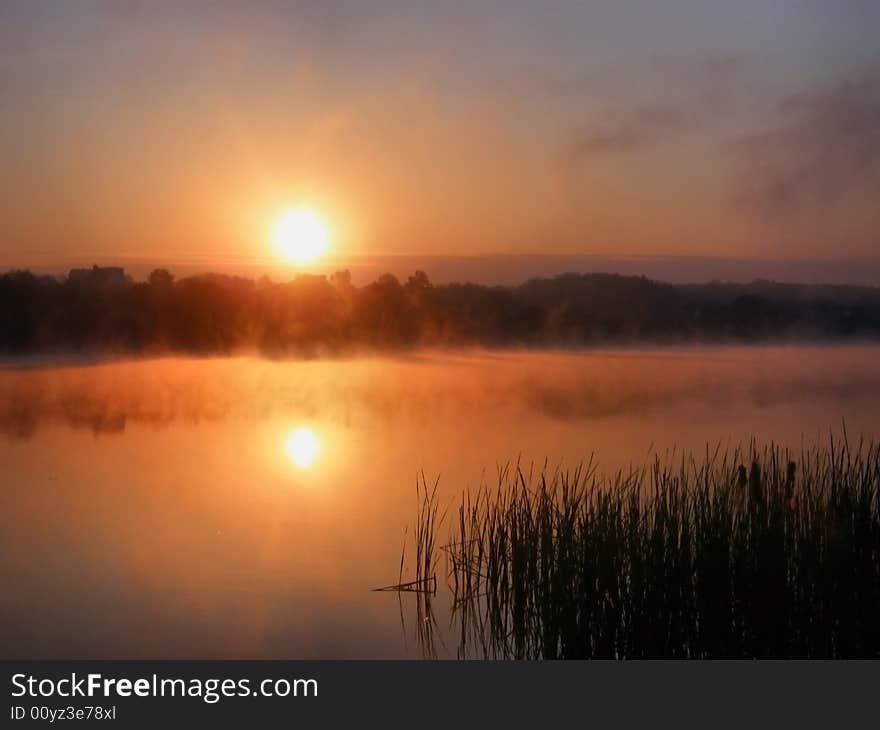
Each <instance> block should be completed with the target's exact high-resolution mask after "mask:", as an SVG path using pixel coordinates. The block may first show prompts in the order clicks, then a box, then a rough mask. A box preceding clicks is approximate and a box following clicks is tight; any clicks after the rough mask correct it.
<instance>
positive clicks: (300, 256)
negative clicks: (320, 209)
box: [272, 208, 330, 264]
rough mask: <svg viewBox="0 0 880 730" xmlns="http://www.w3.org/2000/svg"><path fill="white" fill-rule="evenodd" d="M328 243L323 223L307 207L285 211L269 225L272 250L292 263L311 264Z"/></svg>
mask: <svg viewBox="0 0 880 730" xmlns="http://www.w3.org/2000/svg"><path fill="white" fill-rule="evenodd" d="M329 242H330V233H329V231H328V230H327V225H326V223H324V220H323V219H322V218H321V216H319V215H318V214H317V213H315V211H313V210H309V209H308V208H296V209H295V210H288V211H286V212H284V213H282V214H281V215H280V216H279V217H278V220H276V221H275V225H273V226H272V244H273V245H274V246H275V250H276V251H278V253H279V254H280V255H281V256H282V257H283V258H285V259H286V260H287V261H290V262H291V263H294V264H310V263H311V262H313V261H314V260H315V259H316V258H318V257H319V256H320V255H321V254H323V253H324V251H326V249H327V245H328V244H329Z"/></svg>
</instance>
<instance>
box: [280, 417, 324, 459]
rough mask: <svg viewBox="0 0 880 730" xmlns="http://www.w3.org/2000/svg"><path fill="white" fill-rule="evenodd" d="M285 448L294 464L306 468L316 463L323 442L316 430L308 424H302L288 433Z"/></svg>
mask: <svg viewBox="0 0 880 730" xmlns="http://www.w3.org/2000/svg"><path fill="white" fill-rule="evenodd" d="M285 449H286V451H287V456H288V457H289V458H290V460H291V461H292V462H293V463H294V464H296V465H297V466H298V467H300V468H303V469H306V468H308V467H310V466H311V465H312V464H314V463H315V459H317V458H318V452H320V450H321V442H320V440H319V439H318V437H317V436H316V435H315V432H314V430H312V429H311V428H309V427H308V426H300V427H298V428H295V429H294V430H293V431H291V432H290V434H289V435H288V437H287V441H286V443H285Z"/></svg>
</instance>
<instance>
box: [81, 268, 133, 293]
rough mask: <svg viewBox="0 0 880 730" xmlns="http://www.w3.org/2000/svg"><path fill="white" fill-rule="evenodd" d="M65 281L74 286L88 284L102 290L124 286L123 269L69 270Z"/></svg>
mask: <svg viewBox="0 0 880 730" xmlns="http://www.w3.org/2000/svg"><path fill="white" fill-rule="evenodd" d="M67 280H68V281H70V282H72V283H74V284H89V285H92V286H97V287H101V288H102V289H115V288H117V287H123V286H125V283H126V279H125V269H123V268H122V267H121V266H93V267H92V268H91V269H71V270H70V272H69V273H68V274H67Z"/></svg>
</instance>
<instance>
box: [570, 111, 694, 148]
mask: <svg viewBox="0 0 880 730" xmlns="http://www.w3.org/2000/svg"><path fill="white" fill-rule="evenodd" d="M693 121H694V120H693V118H692V116H691V115H690V114H689V113H688V111H687V110H686V109H683V108H680V107H677V106H675V105H673V104H655V105H645V106H641V107H638V108H635V109H630V110H626V111H624V112H620V113H617V114H616V115H615V118H614V119H613V120H611V121H608V122H605V123H602V124H598V125H595V126H591V127H587V128H585V129H581V130H579V131H578V132H577V133H576V134H575V135H574V136H573V137H572V139H571V142H570V146H569V150H568V151H569V152H570V153H571V154H573V155H574V156H575V157H576V158H581V157H592V156H596V155H603V154H619V153H625V152H632V151H634V150H637V149H639V148H642V147H648V146H651V145H654V144H658V143H660V142H662V141H664V140H665V139H668V138H669V137H671V136H674V135H676V134H678V133H679V132H682V131H684V130H686V129H688V128H689V127H690V126H691V125H692V124H693Z"/></svg>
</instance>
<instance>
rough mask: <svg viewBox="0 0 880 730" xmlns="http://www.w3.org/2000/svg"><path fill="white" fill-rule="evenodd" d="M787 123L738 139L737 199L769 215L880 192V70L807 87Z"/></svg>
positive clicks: (790, 106) (789, 103)
mask: <svg viewBox="0 0 880 730" xmlns="http://www.w3.org/2000/svg"><path fill="white" fill-rule="evenodd" d="M779 114H780V117H781V120H780V122H779V123H778V124H777V125H776V126H774V127H772V128H770V129H767V130H764V131H762V132H759V133H756V134H751V135H749V136H746V137H744V138H742V139H740V140H738V141H737V142H735V144H734V153H735V154H736V156H737V158H738V162H739V165H740V166H741V169H740V171H739V177H738V184H739V189H738V191H737V199H738V201H739V202H740V203H741V204H743V205H745V206H747V207H748V208H749V209H751V210H753V211H756V212H758V213H760V214H762V215H766V216H780V215H784V214H787V213H792V212H794V211H796V210H799V209H802V208H806V207H809V206H815V205H817V204H830V203H834V202H837V201H838V200H840V199H842V198H843V197H845V196H846V195H848V194H850V193H853V192H858V191H861V192H870V191H875V192H876V193H878V194H880V73H875V74H872V75H870V76H867V77H864V78H862V79H860V80H858V81H846V82H843V83H840V84H838V85H836V86H833V87H830V88H825V89H821V90H816V91H811V92H807V93H801V94H797V95H794V96H790V97H788V98H786V99H784V100H782V101H781V102H780V104H779Z"/></svg>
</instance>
